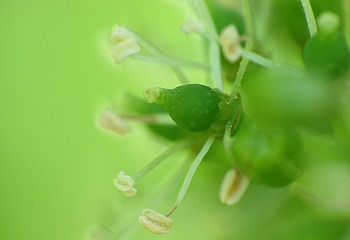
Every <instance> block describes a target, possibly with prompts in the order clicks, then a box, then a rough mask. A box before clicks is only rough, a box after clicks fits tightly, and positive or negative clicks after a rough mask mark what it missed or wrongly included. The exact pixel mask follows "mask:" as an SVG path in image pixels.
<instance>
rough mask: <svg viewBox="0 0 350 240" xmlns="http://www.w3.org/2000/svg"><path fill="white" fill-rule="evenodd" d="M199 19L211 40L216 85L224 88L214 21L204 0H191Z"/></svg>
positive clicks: (210, 61)
mask: <svg viewBox="0 0 350 240" xmlns="http://www.w3.org/2000/svg"><path fill="white" fill-rule="evenodd" d="M191 3H192V5H193V6H194V8H195V10H196V12H197V14H198V15H199V19H202V20H203V23H204V26H205V29H206V31H207V36H208V41H209V64H210V67H211V70H212V78H213V81H214V86H215V87H216V88H218V89H220V90H223V80H222V73H221V60H220V47H219V44H218V42H217V32H216V27H215V24H214V21H213V19H212V17H211V15H210V13H209V10H208V8H207V6H206V4H205V2H204V1H203V0H191Z"/></svg>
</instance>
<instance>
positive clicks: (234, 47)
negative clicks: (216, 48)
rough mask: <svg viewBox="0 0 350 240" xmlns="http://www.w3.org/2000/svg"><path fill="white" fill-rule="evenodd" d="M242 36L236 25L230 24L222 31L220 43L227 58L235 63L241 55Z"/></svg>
mask: <svg viewBox="0 0 350 240" xmlns="http://www.w3.org/2000/svg"><path fill="white" fill-rule="evenodd" d="M240 41H241V38H240V36H239V33H238V31H237V28H236V26H235V25H233V24H230V25H228V26H226V27H225V28H224V29H222V31H221V32H220V36H219V43H220V45H221V48H222V52H223V54H224V56H225V58H226V59H227V60H228V61H229V62H231V63H233V62H235V61H237V60H238V59H239V58H240V57H241V44H240Z"/></svg>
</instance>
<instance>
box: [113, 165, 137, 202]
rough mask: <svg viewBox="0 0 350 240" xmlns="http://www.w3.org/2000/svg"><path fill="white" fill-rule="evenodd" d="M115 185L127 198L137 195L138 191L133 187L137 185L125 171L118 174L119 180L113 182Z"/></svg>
mask: <svg viewBox="0 0 350 240" xmlns="http://www.w3.org/2000/svg"><path fill="white" fill-rule="evenodd" d="M113 183H114V186H115V187H116V188H117V189H118V190H119V191H121V192H122V193H124V195H125V196H127V197H133V196H135V195H136V193H137V190H136V189H135V188H134V187H133V186H134V183H135V182H134V180H133V179H132V178H131V177H130V176H128V175H126V174H125V173H124V172H123V171H121V172H120V173H119V174H118V176H117V178H115V179H114V180H113Z"/></svg>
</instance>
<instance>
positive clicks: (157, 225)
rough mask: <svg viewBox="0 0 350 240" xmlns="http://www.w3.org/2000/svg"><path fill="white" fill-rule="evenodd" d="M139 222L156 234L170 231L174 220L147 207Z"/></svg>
mask: <svg viewBox="0 0 350 240" xmlns="http://www.w3.org/2000/svg"><path fill="white" fill-rule="evenodd" d="M139 222H140V223H141V224H142V226H143V227H144V228H146V229H147V230H148V231H150V232H152V233H155V234H164V233H168V232H170V230H171V227H172V225H173V223H174V222H173V220H171V219H170V218H168V217H167V216H165V215H163V214H161V213H159V212H156V211H154V210H153V209H149V208H145V209H144V210H143V211H142V213H141V215H140V216H139Z"/></svg>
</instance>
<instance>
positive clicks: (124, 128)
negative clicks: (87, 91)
mask: <svg viewBox="0 0 350 240" xmlns="http://www.w3.org/2000/svg"><path fill="white" fill-rule="evenodd" d="M97 123H98V124H99V125H100V126H101V127H102V128H104V129H106V130H109V131H112V132H114V133H116V134H118V135H125V134H127V133H129V132H131V127H130V126H129V124H128V123H127V122H126V121H125V120H124V119H122V118H121V117H120V116H119V115H118V114H117V113H116V112H115V111H113V110H112V109H109V108H107V109H106V110H104V111H103V112H102V113H101V114H100V116H99V117H98V119H97Z"/></svg>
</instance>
